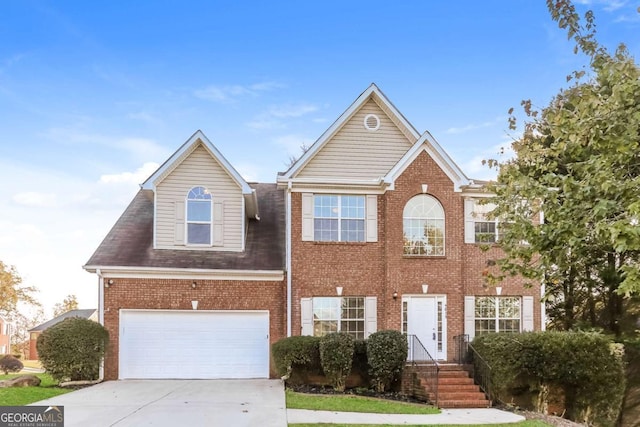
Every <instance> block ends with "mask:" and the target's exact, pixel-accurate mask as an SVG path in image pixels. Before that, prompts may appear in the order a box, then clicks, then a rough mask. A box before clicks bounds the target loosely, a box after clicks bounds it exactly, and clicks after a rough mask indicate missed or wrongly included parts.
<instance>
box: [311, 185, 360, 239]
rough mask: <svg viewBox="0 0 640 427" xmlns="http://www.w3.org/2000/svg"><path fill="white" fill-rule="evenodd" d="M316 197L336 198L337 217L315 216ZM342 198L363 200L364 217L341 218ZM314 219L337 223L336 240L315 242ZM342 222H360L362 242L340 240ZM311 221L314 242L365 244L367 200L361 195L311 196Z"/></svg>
mask: <svg viewBox="0 0 640 427" xmlns="http://www.w3.org/2000/svg"><path fill="white" fill-rule="evenodd" d="M316 196H319V197H332V196H335V197H337V198H338V205H337V209H338V216H337V217H324V216H316V214H315V200H316ZM343 197H361V198H362V199H363V202H364V203H363V209H364V215H363V217H362V218H355V217H343V216H342V198H343ZM316 219H330V220H337V221H338V240H316V239H315V220H316ZM343 220H356V221H362V226H363V229H362V240H342V221H343ZM313 221H314V241H316V242H346V243H365V242H366V241H367V198H366V196H364V195H362V194H314V195H313Z"/></svg>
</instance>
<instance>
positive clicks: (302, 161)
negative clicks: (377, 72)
mask: <svg viewBox="0 0 640 427" xmlns="http://www.w3.org/2000/svg"><path fill="white" fill-rule="evenodd" d="M374 93H375V94H376V95H377V97H378V98H379V99H380V101H381V102H383V103H384V104H385V105H386V106H387V107H388V108H389V111H391V112H392V113H393V114H395V115H396V116H397V118H398V120H399V121H400V122H401V123H402V124H403V125H404V126H406V128H407V129H409V131H410V132H411V133H412V134H413V135H414V136H415V138H416V139H417V138H419V137H420V134H419V133H418V131H416V129H415V128H414V127H413V126H412V125H411V123H409V122H408V121H407V119H406V118H405V117H404V116H403V115H402V114H401V113H400V111H398V109H397V108H396V107H395V106H394V105H393V104H392V103H391V102H390V101H389V99H388V98H387V97H386V96H385V95H384V94H383V93H382V91H381V90H380V89H379V88H378V86H376V85H375V83H371V85H370V86H369V87H368V88H367V89H366V90H365V91H364V92H362V94H360V96H359V97H358V98H357V99H356V100H355V101H354V102H353V103H352V104H351V105H350V106H349V108H347V109H346V110H345V112H344V113H342V114H341V115H340V117H338V119H337V120H336V121H335V122H333V124H332V125H331V126H329V128H328V129H327V130H326V131H324V133H323V134H322V135H320V138H318V139H317V140H316V142H314V143H313V145H312V146H311V147H310V148H309V149H308V150H307V151H306V152H305V153H304V154H303V155H302V156H301V157H300V158H299V159H298V160H297V161H296V162H295V163H294V164H293V165H292V166H291V167H290V168H289V170H288V171H286V172H285V173H284V174H283V175H282V176H280V177H278V181H279V182H286V181H287V180H289V179H291V178H293V177H294V176H296V175H297V174H298V172H299V171H300V170H301V169H302V168H303V167H304V166H305V165H306V164H307V163H308V162H309V160H311V159H312V158H313V157H314V156H315V155H316V153H318V152H319V151H320V150H321V149H322V147H323V146H324V145H325V143H326V142H327V141H329V140H330V139H331V137H333V135H334V134H335V133H336V132H337V131H338V130H339V129H340V128H342V126H343V125H344V124H345V123H346V122H347V121H348V120H349V119H350V118H351V117H352V116H353V114H354V113H355V112H356V111H358V110H359V109H360V108H361V107H362V106H363V105H364V104H365V103H366V102H367V101H368V100H369V98H370V97H371V95H372V94H374Z"/></svg>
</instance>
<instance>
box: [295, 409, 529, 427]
mask: <svg viewBox="0 0 640 427" xmlns="http://www.w3.org/2000/svg"><path fill="white" fill-rule="evenodd" d="M524 420H525V418H524V417H523V416H521V415H516V414H513V413H511V412H506V411H501V410H499V409H493V408H484V409H443V410H442V413H441V414H432V415H403V414H363V413H358V412H331V411H309V410H306V409H287V422H289V423H290V424H303V423H333V424H399V425H412V424H413V425H416V424H418V425H423V424H424V425H426V424H506V423H517V422H519V421H524Z"/></svg>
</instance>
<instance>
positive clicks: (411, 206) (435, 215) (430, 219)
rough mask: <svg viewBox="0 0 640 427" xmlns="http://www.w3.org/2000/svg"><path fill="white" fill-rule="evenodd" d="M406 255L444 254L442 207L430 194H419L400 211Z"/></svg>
mask: <svg viewBox="0 0 640 427" xmlns="http://www.w3.org/2000/svg"><path fill="white" fill-rule="evenodd" d="M402 221H403V232H404V253H405V254H406V255H426V256H442V255H444V209H443V208H442V205H441V204H440V202H439V201H438V200H437V199H436V198H435V197H432V196H429V195H426V194H419V195H417V196H415V197H413V198H412V199H411V200H409V201H408V202H407V204H406V205H405V207H404V212H403V213H402Z"/></svg>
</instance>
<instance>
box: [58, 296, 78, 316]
mask: <svg viewBox="0 0 640 427" xmlns="http://www.w3.org/2000/svg"><path fill="white" fill-rule="evenodd" d="M77 309H78V298H77V297H76V296H75V295H67V296H66V297H65V299H64V300H62V302H59V303H56V305H54V306H53V317H58V316H60V315H61V314H63V313H66V312H67V311H70V310H77Z"/></svg>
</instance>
